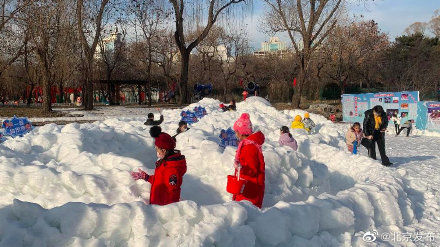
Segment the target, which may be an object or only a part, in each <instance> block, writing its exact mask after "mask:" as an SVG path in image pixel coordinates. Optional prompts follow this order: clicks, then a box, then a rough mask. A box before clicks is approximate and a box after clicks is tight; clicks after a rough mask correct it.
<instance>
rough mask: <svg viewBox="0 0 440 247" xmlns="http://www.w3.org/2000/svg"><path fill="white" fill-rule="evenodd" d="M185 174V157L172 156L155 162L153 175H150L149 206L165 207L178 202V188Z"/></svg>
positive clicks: (178, 154) (179, 155) (177, 154)
mask: <svg viewBox="0 0 440 247" xmlns="http://www.w3.org/2000/svg"><path fill="white" fill-rule="evenodd" d="M185 173H186V160H185V156H183V155H181V154H180V153H176V154H173V155H171V156H169V157H166V158H164V159H163V160H159V161H157V162H156V170H155V171H154V175H150V177H149V178H148V182H150V183H151V191H150V204H157V205H167V204H170V203H173V202H178V201H179V200H180V190H181V189H180V186H182V179H183V175H184V174H185Z"/></svg>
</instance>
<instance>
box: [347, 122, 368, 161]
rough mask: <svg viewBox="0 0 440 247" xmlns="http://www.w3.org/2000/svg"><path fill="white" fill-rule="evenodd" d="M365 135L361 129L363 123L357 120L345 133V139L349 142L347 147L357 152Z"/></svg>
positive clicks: (354, 152)
mask: <svg viewBox="0 0 440 247" xmlns="http://www.w3.org/2000/svg"><path fill="white" fill-rule="evenodd" d="M363 137H364V133H363V132H362V129H361V124H360V123H358V122H356V123H354V124H353V125H352V126H351V127H350V128H349V129H348V131H347V133H346V134H345V140H346V143H347V149H348V151H350V153H352V154H357V150H358V148H359V146H360V145H361V141H362V138H363Z"/></svg>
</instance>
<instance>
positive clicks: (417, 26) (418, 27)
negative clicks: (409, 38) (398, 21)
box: [405, 22, 428, 35]
mask: <svg viewBox="0 0 440 247" xmlns="http://www.w3.org/2000/svg"><path fill="white" fill-rule="evenodd" d="M427 27H428V24H427V23H425V22H414V23H413V24H411V25H409V27H407V28H406V29H405V33H406V34H407V35H412V34H416V33H420V34H425V31H426V28H427Z"/></svg>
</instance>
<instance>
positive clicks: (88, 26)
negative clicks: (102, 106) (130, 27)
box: [76, 0, 109, 110]
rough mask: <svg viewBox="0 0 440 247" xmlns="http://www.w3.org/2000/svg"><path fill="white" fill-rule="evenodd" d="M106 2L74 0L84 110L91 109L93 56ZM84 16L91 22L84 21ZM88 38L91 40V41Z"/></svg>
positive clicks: (99, 34)
mask: <svg viewBox="0 0 440 247" xmlns="http://www.w3.org/2000/svg"><path fill="white" fill-rule="evenodd" d="M84 3H87V7H88V8H87V9H86V14H87V16H86V14H85V13H83V12H84V11H83V9H84ZM108 3H109V0H102V1H99V0H86V1H84V0H77V2H76V18H77V24H78V34H79V40H80V42H81V46H82V50H83V53H84V56H85V57H84V60H83V63H84V71H83V72H84V75H83V77H84V82H83V100H84V108H85V110H93V58H94V55H95V52H96V47H97V46H98V42H99V37H100V36H101V30H102V26H103V23H102V21H103V17H104V12H105V11H106V6H107V4H108ZM87 17H88V18H87ZM86 18H87V19H88V20H90V22H91V23H87V22H85V19H86ZM93 32H94V34H93ZM88 40H91V43H89V41H88Z"/></svg>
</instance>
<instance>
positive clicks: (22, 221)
mask: <svg viewBox="0 0 440 247" xmlns="http://www.w3.org/2000/svg"><path fill="white" fill-rule="evenodd" d="M219 103H220V102H219V101H216V100H212V99H204V100H202V101H201V102H199V103H198V104H193V105H191V106H190V107H188V108H189V109H192V108H193V107H194V106H196V105H202V106H204V107H206V108H207V111H208V116H206V117H204V118H203V119H202V120H201V121H200V122H198V123H196V124H193V125H192V126H191V127H190V128H191V129H190V130H189V131H188V132H186V133H183V134H181V135H179V136H178V137H177V149H179V150H181V151H182V153H183V154H184V155H185V156H186V158H187V163H188V164H187V165H188V171H187V173H186V175H185V176H184V181H183V187H182V201H181V202H179V203H175V204H171V205H167V206H151V205H147V204H145V203H144V202H145V201H148V199H149V189H150V185H149V184H148V183H147V182H145V181H136V182H135V181H133V180H132V179H131V178H130V176H129V172H130V171H137V169H138V168H143V169H146V170H147V171H148V172H150V173H152V172H153V171H154V169H153V168H154V162H155V160H156V158H155V156H156V152H155V149H154V146H153V139H152V138H151V137H150V136H149V133H148V130H149V127H147V126H144V125H143V122H144V121H145V114H146V112H145V111H147V110H146V109H133V110H132V111H133V112H128V111H124V110H122V111H121V110H118V112H112V111H111V109H110V108H109V110H108V111H109V113H108V114H107V113H106V114H103V116H105V118H104V117H103V118H102V119H103V120H101V121H97V122H94V123H90V124H81V125H80V124H68V125H65V126H58V125H54V124H49V125H45V126H42V127H38V128H36V129H34V130H33V131H32V132H31V133H29V134H27V135H25V136H24V137H21V138H16V139H8V140H6V141H5V142H3V143H2V144H0V186H1V187H0V188H1V190H0V246H439V245H440V235H439V234H440V230H439V229H440V193H439V190H440V155H439V146H440V138H439V137H436V136H429V135H427V134H423V133H417V135H414V136H411V137H409V138H407V137H404V136H399V137H394V136H392V135H391V134H389V135H387V152H388V155H389V156H390V159H391V162H393V163H394V166H393V167H383V166H382V165H381V164H380V162H378V161H373V160H371V159H369V158H367V157H366V154H365V153H366V152H365V150H361V155H351V154H350V153H348V152H347V151H346V146H345V140H344V136H345V132H346V130H347V128H348V125H345V124H333V123H331V122H330V121H328V120H326V119H325V118H324V117H322V116H318V115H313V114H312V115H311V117H312V119H313V120H314V121H315V122H316V123H317V128H316V132H315V133H313V134H311V135H307V134H306V133H305V132H302V131H293V132H292V134H293V135H294V137H295V138H296V139H297V141H298V144H299V149H298V152H295V151H292V150H291V149H289V148H286V147H280V146H279V145H278V137H279V128H280V127H281V125H286V126H290V122H291V121H292V120H293V118H294V117H295V115H296V114H301V115H303V113H304V112H303V111H300V110H295V111H283V112H279V111H277V110H276V109H275V108H273V107H271V106H270V104H269V103H268V102H266V101H265V100H263V99H261V98H257V97H251V98H249V99H248V100H247V102H242V103H238V104H237V112H225V113H224V112H220V111H218V104H219ZM115 109H117V108H115ZM119 109H123V108H119ZM180 111H181V110H164V111H163V113H164V115H165V122H164V123H163V124H162V128H163V129H164V131H166V132H169V133H172V134H173V133H175V130H176V128H177V122H178V121H179V120H180V116H179V114H180ZM136 112H138V113H139V114H136ZM243 112H248V113H250V115H251V121H252V122H253V124H254V127H255V128H257V129H259V130H261V131H262V132H263V133H264V134H265V135H266V142H265V144H264V145H263V152H264V156H265V162H266V193H265V197H264V203H263V209H262V210H259V209H257V208H255V207H253V206H252V205H250V204H248V203H246V202H240V203H237V202H231V195H230V194H228V193H227V192H226V190H225V188H226V176H227V175H228V174H232V173H233V158H234V154H235V149H234V148H231V147H228V148H226V149H225V150H223V149H221V148H219V147H218V142H219V139H218V135H219V133H220V130H221V129H226V128H228V127H232V125H233V123H234V121H235V120H236V119H237V118H238V117H239V116H240V115H241V113H243ZM109 116H113V117H109ZM373 240H374V241H373Z"/></svg>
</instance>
